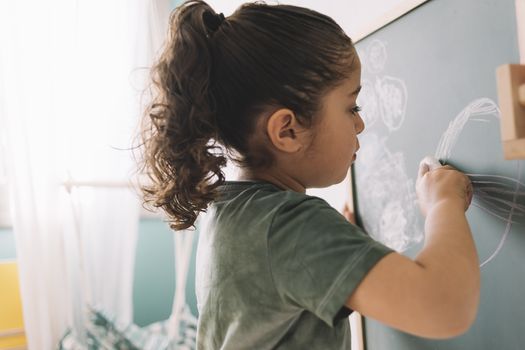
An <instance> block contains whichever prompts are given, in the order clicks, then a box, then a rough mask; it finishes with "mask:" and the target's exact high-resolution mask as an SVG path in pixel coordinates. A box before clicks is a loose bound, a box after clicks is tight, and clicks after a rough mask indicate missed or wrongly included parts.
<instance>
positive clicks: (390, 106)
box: [375, 76, 408, 131]
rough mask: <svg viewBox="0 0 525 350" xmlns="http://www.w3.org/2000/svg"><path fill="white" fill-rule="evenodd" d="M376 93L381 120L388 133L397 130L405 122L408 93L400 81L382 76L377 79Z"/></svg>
mask: <svg viewBox="0 0 525 350" xmlns="http://www.w3.org/2000/svg"><path fill="white" fill-rule="evenodd" d="M375 89H376V93H377V95H378V96H379V101H380V103H379V106H380V111H381V119H382V120H383V123H385V125H386V126H387V127H388V129H389V130H390V131H395V130H398V129H399V128H400V127H401V126H402V125H403V122H404V121H405V114H406V109H407V100H408V92H407V87H406V85H405V82H404V81H403V80H401V79H398V78H394V77H390V76H384V77H383V78H377V79H376V83H375Z"/></svg>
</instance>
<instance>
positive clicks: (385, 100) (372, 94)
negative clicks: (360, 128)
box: [359, 39, 408, 132]
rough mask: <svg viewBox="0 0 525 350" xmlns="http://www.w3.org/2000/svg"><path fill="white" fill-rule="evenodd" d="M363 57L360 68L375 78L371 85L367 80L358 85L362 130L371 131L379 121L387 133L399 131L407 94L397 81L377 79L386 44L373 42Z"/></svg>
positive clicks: (384, 63)
mask: <svg viewBox="0 0 525 350" xmlns="http://www.w3.org/2000/svg"><path fill="white" fill-rule="evenodd" d="M362 57H363V61H364V62H363V67H364V68H365V69H366V70H368V71H369V72H370V73H372V74H374V75H376V77H375V81H374V82H373V83H372V82H371V81H369V80H366V79H364V80H363V81H362V82H361V86H362V89H361V93H360V94H359V103H360V104H361V105H362V107H363V109H362V112H361V116H362V117H363V120H364V121H365V126H367V127H370V126H372V125H374V124H375V123H376V121H377V120H378V118H381V120H382V121H383V123H384V124H385V125H386V127H387V128H388V130H389V131H390V132H392V131H396V130H399V128H401V126H402V125H403V122H404V121H405V115H406V108H407V101H408V90H407V87H406V84H405V82H404V81H403V80H402V79H400V78H396V77H392V76H387V75H384V76H377V74H378V73H380V72H381V71H382V70H383V69H384V68H385V65H386V62H387V59H388V54H387V50H386V44H385V43H384V42H382V41H381V40H377V39H374V40H372V42H371V43H370V44H369V45H368V46H367V48H366V50H365V52H364V53H363V54H362Z"/></svg>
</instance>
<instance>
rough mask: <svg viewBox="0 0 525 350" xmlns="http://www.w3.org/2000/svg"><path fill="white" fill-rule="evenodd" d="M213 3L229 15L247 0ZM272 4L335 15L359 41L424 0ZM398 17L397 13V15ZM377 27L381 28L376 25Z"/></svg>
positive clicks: (287, 0) (286, 1)
mask: <svg viewBox="0 0 525 350" xmlns="http://www.w3.org/2000/svg"><path fill="white" fill-rule="evenodd" d="M207 2H208V4H210V6H212V7H213V9H214V10H215V11H216V12H217V13H220V12H223V13H224V15H225V16H229V15H230V14H232V13H233V12H234V11H235V9H236V8H237V7H238V6H240V5H241V4H242V3H244V2H248V1H241V0H208V1H207ZM266 2H267V3H268V4H274V3H280V4H289V5H296V6H303V7H308V8H311V9H313V10H315V11H318V12H321V13H323V14H326V15H328V16H330V17H332V18H333V19H334V20H335V21H336V22H337V23H338V24H339V25H340V26H341V28H343V30H344V31H345V33H346V34H347V35H348V36H349V37H350V38H352V40H353V41H357V40H358V39H360V38H361V37H362V36H363V35H364V34H363V32H366V31H369V29H366V28H370V26H372V27H374V28H375V27H377V25H376V23H380V22H383V21H384V19H385V18H387V17H391V15H388V14H391V13H392V12H394V13H400V12H406V10H403V9H407V8H411V7H414V6H416V5H417V4H419V3H421V2H422V1H421V0H419V1H418V0H366V1H364V0H347V1H343V0H324V1H319V0H284V1H276V0H267V1H266ZM394 16H396V15H394ZM376 29H377V28H376Z"/></svg>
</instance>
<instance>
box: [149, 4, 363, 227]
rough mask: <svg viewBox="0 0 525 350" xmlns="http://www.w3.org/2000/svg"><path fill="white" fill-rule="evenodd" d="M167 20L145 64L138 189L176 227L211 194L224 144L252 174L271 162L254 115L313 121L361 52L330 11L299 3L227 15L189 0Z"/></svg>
mask: <svg viewBox="0 0 525 350" xmlns="http://www.w3.org/2000/svg"><path fill="white" fill-rule="evenodd" d="M170 23H171V28H170V31H169V35H168V40H167V42H166V45H165V48H164V51H163V52H162V55H161V56H160V58H159V60H158V61H157V63H156V64H155V65H154V67H153V68H152V72H151V73H152V86H153V88H154V89H155V91H154V98H153V102H152V104H151V105H150V106H149V107H148V108H147V109H146V118H144V121H145V123H146V124H145V125H144V126H143V134H142V142H143V146H144V149H145V153H144V157H143V162H144V163H143V167H142V170H143V171H145V172H146V173H147V175H148V176H149V179H150V181H151V184H150V186H144V187H142V190H143V193H144V196H145V202H146V203H150V204H153V206H155V207H160V208H162V209H163V210H164V211H165V212H166V213H167V214H168V216H169V220H170V226H171V227H172V228H173V229H176V230H180V229H186V228H189V227H191V226H193V225H194V222H195V220H196V218H197V215H198V214H199V212H202V211H205V210H206V208H207V206H208V204H209V203H210V202H211V201H213V200H214V199H216V198H217V196H218V189H217V187H218V186H219V185H221V184H222V183H224V181H225V179H224V173H223V172H222V170H221V167H223V166H225V164H226V156H225V154H226V152H228V153H227V154H228V156H229V157H230V158H231V159H232V160H233V161H234V162H235V163H237V165H239V166H241V167H243V168H247V169H249V170H250V171H251V172H253V173H257V172H259V171H262V170H265V169H268V168H270V167H271V166H273V165H274V161H275V157H274V152H272V150H271V148H270V147H271V146H269V144H270V142H269V140H268V136H267V135H266V133H265V132H264V130H263V129H260V128H258V125H261V124H259V121H261V120H262V121H264V118H267V117H268V116H270V115H271V113H273V111H275V110H277V109H278V108H283V107H284V108H288V109H291V110H293V111H294V113H295V115H296V116H297V118H298V121H299V122H300V123H301V124H303V125H304V126H306V127H312V126H313V125H316V121H318V120H319V119H318V116H319V115H320V114H321V111H322V110H323V105H322V101H323V97H324V96H325V94H326V93H328V92H329V91H330V90H331V89H333V88H335V87H337V86H338V85H339V84H340V83H341V82H343V81H344V80H345V79H347V78H349V77H350V76H351V75H352V74H354V73H355V72H356V69H358V68H356V67H358V64H356V62H358V60H357V59H356V57H357V56H356V52H355V49H354V47H353V44H352V40H351V39H350V38H349V37H348V36H347V35H346V34H345V33H344V31H343V30H342V28H341V27H340V26H339V25H337V23H335V21H334V20H333V19H331V18H330V17H328V16H326V15H323V14H321V13H318V12H316V11H313V10H310V9H307V8H303V7H298V6H292V5H279V4H278V5H268V4H266V3H264V1H259V0H258V1H254V2H252V3H250V2H248V3H245V4H243V5H241V6H239V7H238V8H237V9H236V10H235V12H234V13H233V14H232V15H230V16H228V18H226V19H225V18H224V16H223V15H222V14H216V13H215V12H214V11H213V10H212V8H211V7H210V6H209V5H208V4H207V3H206V2H204V1H202V0H186V1H185V2H184V3H182V4H181V5H180V6H179V7H177V8H176V9H175V10H174V11H173V13H172V15H171V19H170ZM254 135H255V137H254ZM219 145H220V146H221V147H222V148H221V147H219Z"/></svg>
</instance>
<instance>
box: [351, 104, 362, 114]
mask: <svg viewBox="0 0 525 350" xmlns="http://www.w3.org/2000/svg"><path fill="white" fill-rule="evenodd" d="M360 111H361V107H359V106H355V107H353V108H351V109H350V110H349V112H350V113H352V114H357V113H359V112H360Z"/></svg>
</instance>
